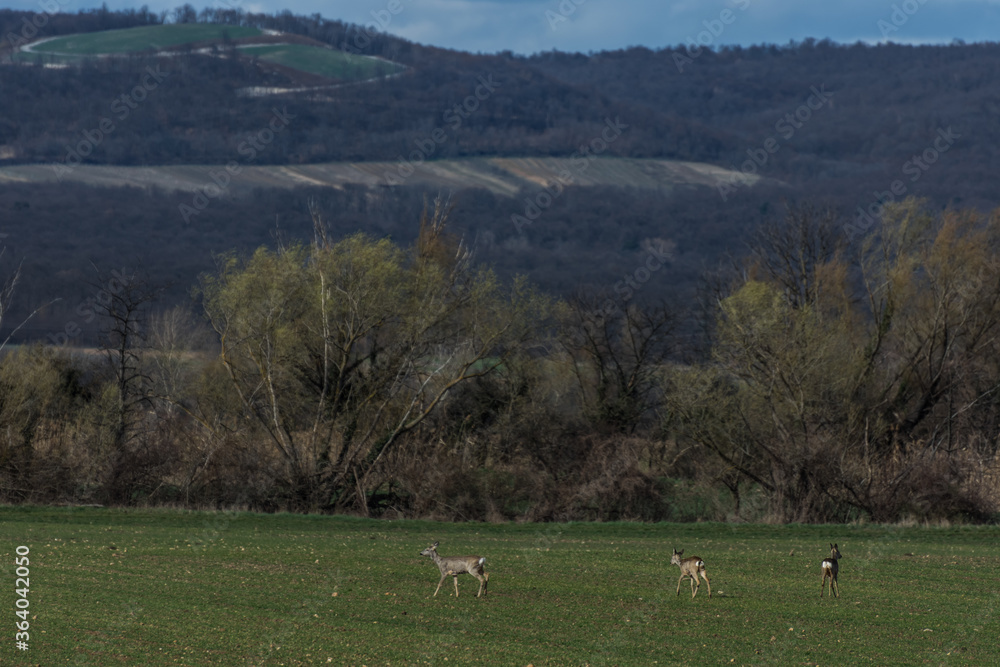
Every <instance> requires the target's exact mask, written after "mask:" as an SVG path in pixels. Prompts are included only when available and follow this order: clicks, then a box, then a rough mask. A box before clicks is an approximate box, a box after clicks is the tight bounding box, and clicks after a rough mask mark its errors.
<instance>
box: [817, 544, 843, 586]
mask: <svg viewBox="0 0 1000 667" xmlns="http://www.w3.org/2000/svg"><path fill="white" fill-rule="evenodd" d="M840 558H841V555H840V551H838V550H837V545H836V544H831V545H830V557H829V558H824V559H823V563H822V565H821V566H820V568H821V569H822V570H823V581H822V582H820V585H819V596H820V597H823V589H824V588H826V578H827V577H829V578H830V594H831V595H833V596H835V597H838V598H839V597H840V584H838V583H837V572H838V571H839V570H840V566H839V565H837V561H838V560H840ZM834 586H836V588H834Z"/></svg>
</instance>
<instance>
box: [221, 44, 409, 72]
mask: <svg viewBox="0 0 1000 667" xmlns="http://www.w3.org/2000/svg"><path fill="white" fill-rule="evenodd" d="M240 51H242V52H243V53H246V54H249V55H255V56H257V57H258V58H260V59H261V60H264V61H266V62H269V63H274V64H276V65H284V66H285V67H291V68H293V69H297V70H300V71H302V72H309V73H310V74H319V75H320V76H327V77H331V78H335V79H341V80H345V81H362V80H365V79H372V78H375V77H378V76H388V75H390V74H395V73H396V72H399V71H401V70H402V69H404V68H403V66H402V65H397V64H395V63H390V62H386V61H384V60H378V59H377V58H370V57H368V56H358V55H351V54H348V53H345V52H343V51H339V50H336V49H323V48H320V47H318V46H308V45H305V44H261V45H253V46H241V47H240Z"/></svg>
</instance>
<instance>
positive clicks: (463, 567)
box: [420, 542, 490, 597]
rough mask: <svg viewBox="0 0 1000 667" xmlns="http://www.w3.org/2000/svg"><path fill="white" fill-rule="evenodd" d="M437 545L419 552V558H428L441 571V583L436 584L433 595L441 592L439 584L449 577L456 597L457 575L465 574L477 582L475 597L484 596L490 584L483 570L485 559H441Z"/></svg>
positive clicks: (456, 557) (459, 557)
mask: <svg viewBox="0 0 1000 667" xmlns="http://www.w3.org/2000/svg"><path fill="white" fill-rule="evenodd" d="M438 544H439V542H435V543H434V544H432V545H430V546H429V547H427V548H426V549H424V550H423V551H421V552H420V555H421V556H430V557H431V560H432V561H434V564H435V565H437V566H438V569H439V570H441V581H439V582H438V586H437V588H436V589H434V595H435V596H436V595H437V594H438V591H439V590H441V584H443V583H444V580H445V579H446V578H447V577H448V575H451V577H452V580H453V581H454V582H455V597H458V575H460V574H464V573H466V572H468V573H469V574H471V575H472V576H473V577H475V578H476V579H478V580H479V592H478V593H476V597H479V596H481V595H485V594H486V587H487V585H488V584H489V582H490V575H489V574H487V573H486V572H485V571H484V570H483V565H484V564H485V563H486V558H485V557H482V556H449V557H448V558H442V557H441V556H439V555H438V552H437V545H438Z"/></svg>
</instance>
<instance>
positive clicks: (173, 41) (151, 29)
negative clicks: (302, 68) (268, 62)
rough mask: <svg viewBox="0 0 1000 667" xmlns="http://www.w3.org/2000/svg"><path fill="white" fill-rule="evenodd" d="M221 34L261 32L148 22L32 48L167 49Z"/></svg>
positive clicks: (86, 51)
mask: <svg viewBox="0 0 1000 667" xmlns="http://www.w3.org/2000/svg"><path fill="white" fill-rule="evenodd" d="M224 34H228V35H229V37H230V38H231V39H239V38H241V37H256V36H258V35H260V34H262V33H261V31H260V30H258V29H257V28H247V27H240V26H225V25H212V24H205V23H180V24H170V25H150V26H141V27H138V28H125V29H123V30H105V31H102V32H87V33H80V34H76V35H66V36H65V37H57V38H56V39H53V40H50V41H48V42H44V43H43V44H39V45H38V46H37V47H35V49H34V50H35V51H37V52H38V53H58V54H69V55H78V56H93V55H98V54H104V53H135V52H138V51H146V50H149V49H157V50H159V49H168V48H173V47H177V46H181V45H183V44H190V43H192V42H203V41H207V40H213V39H222V37H223V35H224Z"/></svg>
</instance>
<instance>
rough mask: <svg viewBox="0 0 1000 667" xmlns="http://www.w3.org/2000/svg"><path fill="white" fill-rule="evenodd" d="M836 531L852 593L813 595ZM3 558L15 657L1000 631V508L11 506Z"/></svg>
mask: <svg viewBox="0 0 1000 667" xmlns="http://www.w3.org/2000/svg"><path fill="white" fill-rule="evenodd" d="M436 540H439V541H440V542H441V544H440V546H439V547H438V551H439V552H440V553H441V554H442V555H443V556H450V555H463V554H469V553H477V554H481V555H485V556H486V558H487V562H486V566H487V567H486V569H487V571H488V572H489V573H490V587H489V595H488V596H487V597H485V598H480V599H477V598H476V597H475V592H476V589H477V586H478V584H477V582H476V581H475V579H473V578H471V577H469V576H468V575H463V576H462V577H460V578H459V589H460V591H461V595H460V597H459V598H457V599H456V598H455V597H454V595H453V592H454V588H453V586H452V583H451V581H450V580H449V581H447V582H445V585H444V586H442V588H441V592H440V593H439V594H438V596H437V597H436V598H435V597H432V594H433V593H434V588H435V586H436V585H437V582H438V578H439V575H438V571H437V568H436V567H435V566H434V565H433V563H431V561H430V560H429V559H427V558H422V557H420V556H419V555H418V552H419V551H420V550H421V549H423V548H424V547H426V546H428V545H429V544H431V542H433V541H436ZM831 541H835V542H837V543H838V544H839V546H840V551H841V553H842V554H843V560H841V561H840V584H841V597H840V598H839V599H831V598H829V597H824V598H823V599H820V598H819V588H820V575H819V572H820V570H819V563H820V561H821V560H822V559H823V558H824V557H825V556H826V555H827V554H828V553H829V542H831ZM19 546H26V547H28V549H29V550H30V552H29V556H28V557H29V559H30V564H29V566H28V567H29V569H30V575H29V578H30V588H29V590H28V593H27V599H28V601H29V621H30V628H29V630H28V632H29V635H30V637H29V641H28V644H29V649H28V650H27V651H19V650H17V649H16V647H15V641H14V632H15V631H16V629H15V622H20V620H21V619H19V618H18V617H16V616H15V614H14V612H15V609H16V600H17V599H19V598H20V597H21V596H20V595H18V594H17V593H16V592H15V579H16V572H15V563H14V559H15V557H16V553H15V552H16V550H17V548H18V547H19ZM673 546H676V547H677V548H678V549H681V548H683V549H684V554H685V556H689V555H698V556H701V557H702V558H703V559H704V560H705V561H706V563H707V567H708V574H709V577H710V579H711V582H712V591H713V597H712V599H709V598H708V595H707V590H706V587H705V586H704V585H702V587H701V591H700V592H699V593H698V596H697V598H695V599H694V600H692V599H691V595H690V585H689V583H688V582H687V581H685V582H684V583H683V585H682V586H681V595H680V596H677V595H676V593H675V591H676V587H677V578H678V576H679V570H678V568H677V567H676V566H671V565H670V564H669V561H670V553H671V547H673ZM0 572H2V573H3V577H0V580H2V581H3V582H4V583H3V585H2V586H0V606H2V608H3V609H5V610H7V611H6V612H5V615H6V617H7V623H8V628H7V631H6V632H5V633H4V634H5V636H6V637H7V639H6V640H5V642H4V645H2V646H0V663H2V664H12V665H15V664H31V665H46V666H49V665H63V664H66V665H115V664H122V665H129V664H148V665H314V664H315V665H320V664H336V665H369V666H372V665H413V664H433V665H442V664H493V665H528V664H533V665H573V664H575V665H650V664H685V665H712V664H737V665H754V664H760V665H764V664H786V665H791V664H799V665H834V664H836V665H843V664H874V665H903V664H907V665H912V664H933V665H984V664H990V663H994V664H995V663H996V661H997V658H996V651H997V639H996V638H997V636H998V635H1000V590H998V586H1000V528H997V527H951V528H945V527H934V528H921V527H881V526H761V525H724V524H624V523H623V524H611V523H605V524H544V525H532V524H500V525H497V524H443V523H434V522H424V521H375V520H365V519H357V518H346V517H327V516H300V515H287V514H280V515H260V514H250V513H225V512H222V513H200V512H184V511H168V510H112V509H102V508H21V507H0ZM22 574H23V572H22ZM22 604H23V603H22Z"/></svg>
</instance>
